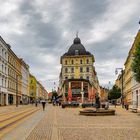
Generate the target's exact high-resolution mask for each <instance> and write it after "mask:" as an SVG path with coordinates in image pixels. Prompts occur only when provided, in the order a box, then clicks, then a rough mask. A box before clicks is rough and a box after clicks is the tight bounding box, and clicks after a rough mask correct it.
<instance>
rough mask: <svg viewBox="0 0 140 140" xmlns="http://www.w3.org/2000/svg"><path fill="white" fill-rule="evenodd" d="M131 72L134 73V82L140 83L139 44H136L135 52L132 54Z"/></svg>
mask: <svg viewBox="0 0 140 140" xmlns="http://www.w3.org/2000/svg"><path fill="white" fill-rule="evenodd" d="M132 71H133V72H134V76H135V79H136V81H137V82H139V83H140V42H139V43H138V45H137V48H136V52H135V54H134V60H133V63H132Z"/></svg>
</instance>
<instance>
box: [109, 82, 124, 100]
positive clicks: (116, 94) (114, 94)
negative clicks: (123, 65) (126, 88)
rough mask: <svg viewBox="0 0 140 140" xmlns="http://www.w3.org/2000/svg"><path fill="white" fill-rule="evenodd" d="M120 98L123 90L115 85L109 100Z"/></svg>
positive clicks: (110, 92)
mask: <svg viewBox="0 0 140 140" xmlns="http://www.w3.org/2000/svg"><path fill="white" fill-rule="evenodd" d="M120 97H121V89H120V88H118V87H117V86H116V85H114V86H113V87H112V89H111V90H110V91H109V93H108V99H109V100H113V99H118V98H120Z"/></svg>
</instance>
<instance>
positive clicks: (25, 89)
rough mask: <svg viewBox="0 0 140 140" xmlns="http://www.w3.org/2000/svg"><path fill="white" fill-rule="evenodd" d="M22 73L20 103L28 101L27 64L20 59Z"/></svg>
mask: <svg viewBox="0 0 140 140" xmlns="http://www.w3.org/2000/svg"><path fill="white" fill-rule="evenodd" d="M21 73H22V90H21V93H22V103H23V104H28V103H29V66H28V65H27V64H26V63H25V62H24V61H23V60H22V59H21Z"/></svg>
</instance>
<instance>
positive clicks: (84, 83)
mask: <svg viewBox="0 0 140 140" xmlns="http://www.w3.org/2000/svg"><path fill="white" fill-rule="evenodd" d="M94 62H95V59H94V56H93V55H92V54H91V53H90V52H88V51H86V49H85V47H84V46H83V45H82V44H81V40H80V38H78V37H76V38H75V39H74V41H73V44H72V45H71V46H70V48H69V49H68V52H66V53H65V54H64V55H63V56H61V60H60V63H61V72H60V76H59V90H60V92H61V94H63V99H64V100H69V99H68V98H69V97H68V94H69V92H71V94H72V97H71V100H77V101H78V100H79V102H83V101H91V100H94V99H95V93H96V92H98V91H99V82H98V78H97V73H96V71H95V67H94Z"/></svg>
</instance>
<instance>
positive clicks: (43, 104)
mask: <svg viewBox="0 0 140 140" xmlns="http://www.w3.org/2000/svg"><path fill="white" fill-rule="evenodd" d="M45 104H46V101H45V100H43V101H42V107H43V111H45Z"/></svg>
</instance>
